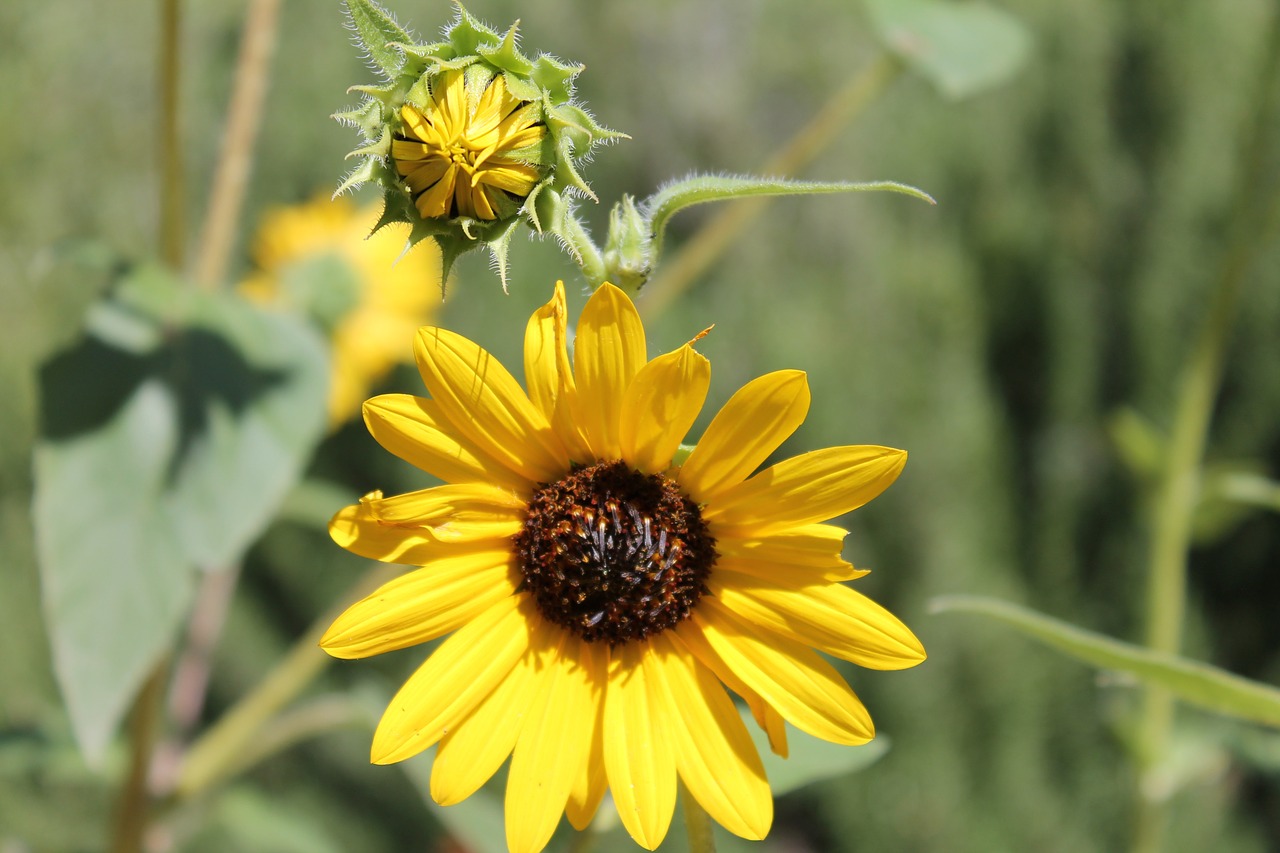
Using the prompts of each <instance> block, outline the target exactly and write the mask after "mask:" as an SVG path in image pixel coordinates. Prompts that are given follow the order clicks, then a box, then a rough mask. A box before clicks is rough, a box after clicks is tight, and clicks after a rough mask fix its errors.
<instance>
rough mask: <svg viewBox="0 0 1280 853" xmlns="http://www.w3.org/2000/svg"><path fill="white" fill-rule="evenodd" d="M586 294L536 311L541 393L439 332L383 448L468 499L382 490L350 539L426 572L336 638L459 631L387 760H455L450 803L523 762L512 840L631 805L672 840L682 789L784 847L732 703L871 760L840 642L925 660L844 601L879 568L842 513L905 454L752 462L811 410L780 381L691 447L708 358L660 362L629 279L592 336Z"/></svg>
mask: <svg viewBox="0 0 1280 853" xmlns="http://www.w3.org/2000/svg"><path fill="white" fill-rule="evenodd" d="M566 338H567V329H566V311H565V301H564V290H563V286H562V285H557V287H556V291H555V295H554V296H553V298H552V299H551V301H550V302H548V303H547V304H546V305H545V306H543V307H542V308H540V309H539V310H538V311H536V312H535V313H534V315H533V317H532V318H531V319H530V321H529V324H528V327H527V331H526V336H525V350H524V371H525V379H526V384H527V388H528V390H527V392H526V391H525V390H523V389H522V388H521V387H520V385H519V384H518V383H517V381H516V380H515V378H513V377H512V376H511V374H510V373H508V372H507V371H506V370H505V369H504V368H503V367H502V366H501V365H500V364H499V363H498V362H497V361H496V360H495V359H493V357H492V356H490V355H489V354H488V353H487V352H485V351H484V350H482V349H481V348H479V347H478V346H477V345H476V344H474V343H472V342H471V341H469V340H467V339H466V338H464V337H461V336H459V335H457V334H454V333H453V332H450V331H448V330H445V329H440V328H431V327H428V328H424V329H422V330H420V331H419V332H418V336H417V338H416V341H415V348H414V353H415V356H416V357H417V361H418V366H419V368H420V371H421V374H422V378H423V381H424V382H425V384H426V386H427V390H428V391H429V393H430V397H414V396H409V395H396V394H393V395H386V396H381V397H376V398H374V399H372V400H370V401H369V402H367V403H366V404H365V409H364V412H365V422H366V424H367V425H368V427H369V430H370V432H371V433H372V434H373V436H374V438H375V439H376V440H377V441H378V442H379V443H381V444H382V445H383V447H385V448H387V449H388V450H390V451H391V452H392V453H395V454H396V455H398V456H400V457H401V458H403V459H405V460H406V461H408V462H411V463H413V464H414V465H416V466H418V467H420V468H422V469H423V470H425V471H427V472H428V473H430V474H433V475H435V476H436V477H439V478H440V479H442V480H443V481H444V482H445V483H446V485H443V486H437V487H434V488H428V489H424V490H422V491H417V492H411V493H408V494H403V495H396V496H393V497H384V496H383V495H382V494H381V493H380V492H374V493H372V494H370V495H367V496H366V497H365V498H364V499H363V500H362V501H361V502H360V503H359V504H357V505H355V506H351V507H348V508H346V509H344V510H342V511H341V512H339V513H338V514H337V515H336V516H335V517H334V519H333V521H332V523H331V525H330V532H331V534H332V535H333V538H334V539H335V541H337V542H338V543H339V544H340V545H342V546H344V547H346V548H348V549H349V550H351V551H354V552H355V553H357V554H361V555H363V556H366V557H370V558H375V559H379V560H386V561H390V562H400V563H409V564H412V565H419V566H422V568H419V569H417V570H414V571H411V572H409V573H407V574H405V575H403V576H402V577H400V578H398V579H397V580H394V581H392V582H390V583H388V584H386V585H385V586H383V587H382V588H381V589H379V590H377V591H376V592H375V593H373V594H372V595H371V596H369V597H368V598H366V599H364V600H363V601H360V602H358V603H357V604H355V605H353V606H352V607H351V608H349V609H348V610H347V611H346V612H345V613H344V614H343V615H342V616H340V617H339V618H338V619H337V621H336V622H335V623H334V624H333V626H332V627H331V628H330V629H329V631H328V632H327V633H326V634H325V636H324V638H323V639H322V640H321V645H322V646H323V647H324V648H325V650H326V651H328V652H329V653H330V654H332V655H335V656H337V657H344V658H359V657H365V656H368V655H372V654H378V653H381V652H385V651H390V650H392V649H400V648H404V647H407V646H411V645H414V644H417V643H422V642H425V641H427V640H431V639H434V638H437V637H440V636H443V635H445V634H451V636H449V637H448V638H447V639H446V640H445V641H444V642H443V643H442V644H441V645H440V646H439V648H438V649H436V651H435V652H434V653H433V654H432V655H431V656H430V657H429V658H428V659H427V660H426V662H425V663H424V664H422V666H421V667H420V668H419V669H418V670H417V672H416V673H414V674H413V675H412V676H411V677H410V678H409V680H408V681H407V682H406V683H405V684H404V686H403V687H402V688H401V689H400V691H399V692H398V693H397V694H396V696H395V698H393V699H392V701H391V704H390V706H389V707H388V708H387V710H386V713H385V714H384V715H383V718H382V721H381V723H380V724H379V726H378V729H377V732H376V733H375V735H374V739H373V746H372V758H373V760H374V761H375V762H377V763H389V762H394V761H400V760H402V759H405V758H408V757H410V756H412V755H414V754H416V753H418V752H420V751H422V750H424V749H426V748H427V747H429V746H432V745H433V744H438V746H437V751H436V757H435V764H434V766H433V770H432V775H431V795H432V797H434V798H435V800H436V801H437V802H439V803H442V804H446V805H447V804H451V803H456V802H459V801H461V800H462V799H465V798H466V797H468V796H470V795H471V794H472V793H473V792H475V791H476V790H477V789H478V788H479V787H480V786H481V785H482V784H484V782H485V781H486V780H487V779H489V778H490V777H491V776H492V775H493V773H494V772H495V771H496V770H497V769H498V768H499V767H500V766H501V764H502V763H503V762H504V761H506V759H507V757H508V756H510V757H511V767H510V771H509V775H508V781H507V796H506V825H507V840H508V844H509V846H510V847H511V849H513V850H517V851H537V850H540V849H541V848H542V847H543V846H544V845H545V844H546V842H547V840H548V839H549V838H550V837H551V834H552V832H553V831H554V829H555V827H556V824H557V823H558V822H559V819H560V815H561V813H562V812H563V813H567V815H568V818H569V821H570V823H572V824H573V825H574V826H576V827H578V828H582V827H584V826H585V825H586V824H587V823H588V822H589V821H590V820H591V818H592V816H593V814H594V813H595V810H596V808H597V806H598V805H599V803H600V801H601V799H602V797H603V796H604V793H605V791H606V789H608V790H611V791H612V792H613V797H614V801H615V803H616V804H617V806H618V812H619V814H620V816H621V819H622V822H623V824H624V826H625V827H626V828H627V830H628V832H629V833H630V834H631V836H632V837H633V838H634V839H635V840H636V841H637V842H638V843H639V844H641V845H642V846H644V847H646V848H649V849H653V848H655V847H656V846H657V845H658V844H659V843H661V841H662V839H663V837H664V836H665V834H666V832H667V828H668V826H669V824H670V821H671V817H672V811H673V808H674V804H675V795H676V780H677V777H678V778H680V779H681V780H683V781H684V783H685V785H686V786H687V787H688V789H689V791H690V792H691V793H692V794H693V796H694V797H696V798H697V800H698V802H699V803H701V805H702V806H703V807H704V808H705V809H706V810H707V811H708V812H709V813H710V814H711V816H712V817H714V818H715V819H716V820H717V821H719V822H720V823H721V824H722V825H724V826H725V828H727V829H728V830H729V831H731V832H734V833H736V834H738V835H741V836H744V837H747V838H762V837H763V836H764V835H765V834H766V833H767V832H768V830H769V826H770V823H771V821H772V816H773V803H772V798H771V795H770V791H769V784H768V781H767V780H766V778H765V774H764V768H763V766H762V764H761V761H760V757H759V754H758V753H757V752H756V749H755V747H754V745H753V743H752V741H751V740H750V736H749V735H748V733H747V730H746V728H745V726H744V725H743V722H742V719H741V717H740V716H739V715H738V712H737V711H736V710H735V707H734V703H733V701H732V699H731V698H730V695H729V693H728V692H727V691H726V689H725V688H728V690H730V691H732V692H733V693H735V694H737V695H738V696H740V697H742V699H743V700H744V701H745V702H746V703H747V705H748V706H749V707H750V709H751V711H752V714H753V715H754V717H755V720H756V722H757V723H758V724H759V725H760V726H761V727H763V728H764V729H765V731H766V732H767V733H768V735H769V739H770V743H771V745H772V747H773V749H774V750H775V751H776V752H779V753H780V754H784V755H785V753H786V737H785V730H784V727H783V721H784V720H785V721H787V722H790V723H791V724H792V725H794V726H796V728H798V729H800V730H802V731H805V732H808V733H809V734H812V735H814V736H816V737H819V738H823V739H825V740H828V741H832V742H835V743H840V744H860V743H865V742H866V741H868V740H870V739H871V738H872V737H873V735H874V729H873V727H872V723H871V718H870V716H869V714H868V713H867V711H866V709H865V707H864V706H863V705H862V703H861V702H860V701H859V700H858V698H857V697H856V696H855V695H854V693H853V691H852V690H851V689H850V688H849V685H848V684H847V683H846V682H845V680H844V679H843V678H842V677H841V676H840V674H839V673H838V672H837V671H836V669H835V668H834V667H833V666H832V665H831V664H830V663H828V662H827V661H826V660H825V659H824V658H823V657H822V656H821V655H819V654H818V652H824V653H826V654H829V655H832V656H834V657H837V658H841V659H844V660H848V661H852V662H854V663H857V664H860V665H862V666H866V667H870V668H873V669H901V668H905V667H909V666H913V665H915V664H917V663H919V662H920V661H921V660H923V659H924V650H923V648H922V647H921V645H920V643H919V641H918V640H917V639H916V638H915V636H914V635H913V634H912V633H911V631H910V630H908V629H907V628H906V627H905V626H904V625H903V624H902V623H901V622H900V621H899V620H898V619H897V618H895V617H894V616H893V615H892V614H890V613H889V612H888V611H886V610H885V609H884V608H882V607H880V606H879V605H877V604H875V603H874V602H872V601H871V600H870V599H868V598H866V597H865V596H863V595H861V594H860V593H858V592H856V591H855V590H853V589H852V588H850V587H848V586H845V585H843V584H842V583H840V582H841V581H845V580H851V579H853V578H856V577H859V576H860V575H862V574H864V572H860V571H857V570H855V569H854V568H853V567H852V566H851V565H850V564H849V563H847V562H846V561H845V560H844V559H842V557H841V556H840V551H841V545H842V542H843V540H844V536H845V531H844V530H842V529H840V528H838V527H835V526H833V525H830V524H825V523H823V522H825V521H827V520H829V519H832V518H835V517H836V516H839V515H841V514H843V513H846V512H849V511H850V510H853V509H856V508H857V507H860V506H862V505H863V504H864V503H866V502H867V501H869V500H871V499H872V498H874V497H875V496H876V495H878V494H879V493H880V492H881V491H883V490H884V489H885V488H886V487H887V486H888V485H889V484H890V483H891V482H893V480H894V479H895V478H896V477H897V475H898V472H899V471H900V470H901V469H902V466H903V464H904V463H905V461H906V454H905V453H903V452H902V451H899V450H893V449H890V448H886V447H875V446H851V447H833V448H827V449H825V450H818V451H814V452H811V453H806V454H803V455H801V456H798V457H795V458H793V459H789V460H786V461H783V462H779V463H777V464H775V465H773V466H771V467H769V468H766V469H764V470H762V471H759V472H758V473H753V472H755V471H756V468H757V467H758V466H760V465H761V464H762V463H763V462H764V461H765V460H766V459H767V458H768V457H769V455H770V454H771V453H773V451H775V450H776V449H777V448H778V446H779V445H781V443H782V442H783V441H784V440H785V439H786V438H787V437H788V436H789V435H790V434H791V433H792V432H793V431H794V430H795V429H796V427H798V426H799V424H800V423H801V422H802V421H803V420H804V417H805V414H806V413H807V410H808V405H809V391H808V386H807V383H806V380H805V376H804V374H803V373H800V372H799V371H779V372H776V373H771V374H767V375H765V376H762V377H760V378H759V379H756V380H754V381H752V382H750V383H748V384H747V385H746V386H744V387H743V388H742V389H741V390H739V391H738V392H737V393H736V394H735V395H733V397H732V398H731V399H730V400H729V402H728V403H726V404H725V406H724V408H723V409H721V410H720V412H719V413H718V414H717V415H716V417H715V418H714V419H713V420H712V422H711V423H710V425H709V426H708V427H707V429H706V431H705V432H704V434H703V436H702V438H701V440H699V442H698V443H697V445H696V447H694V449H693V450H692V451H691V452H688V453H687V454H686V453H685V452H684V451H683V450H682V449H681V442H682V440H683V439H684V437H685V433H686V432H687V431H688V430H689V429H690V427H691V426H692V425H693V423H694V420H695V418H696V417H697V415H698V412H699V410H700V409H701V407H702V404H703V402H704V399H705V397H706V393H707V389H708V386H709V383H710V363H709V362H708V361H707V359H706V358H704V357H703V356H702V355H700V354H699V353H697V352H696V351H695V350H694V349H693V345H692V342H691V343H690V344H686V345H685V346H683V347H680V348H679V349H677V350H675V351H674V352H670V353H667V354H665V355H661V356H659V357H657V358H654V359H652V360H649V359H648V358H647V354H646V349H645V336H644V328H643V326H642V325H641V323H640V318H639V315H638V314H637V312H636V309H635V307H634V306H633V305H632V304H631V302H630V300H629V299H628V298H627V297H626V295H625V294H624V293H623V292H622V291H620V290H618V289H617V288H615V287H613V286H611V285H608V284H606V285H604V286H603V287H601V288H600V289H599V290H597V291H596V293H595V294H594V295H593V296H592V297H591V299H590V300H589V301H588V303H587V305H586V307H585V309H584V310H583V313H582V317H581V319H580V321H579V323H578V330H577V337H576V343H575V347H574V352H573V354H572V356H571V355H570V354H569V352H568V349H567V346H566Z"/></svg>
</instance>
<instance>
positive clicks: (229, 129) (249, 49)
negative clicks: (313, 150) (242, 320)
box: [195, 0, 280, 289]
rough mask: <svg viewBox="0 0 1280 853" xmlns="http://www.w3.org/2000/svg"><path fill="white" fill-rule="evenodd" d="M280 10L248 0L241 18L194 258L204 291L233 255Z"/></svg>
mask: <svg viewBox="0 0 1280 853" xmlns="http://www.w3.org/2000/svg"><path fill="white" fill-rule="evenodd" d="M279 12H280V0H252V2H251V3H250V4H249V10H248V12H247V13H246V14H245V23H244V34H243V36H242V38H241V41H240V56H239V59H238V60H237V61H236V76H235V83H234V85H233V87H232V92H231V103H230V105H229V106H228V107H227V123H226V131H225V135H224V136H223V139H222V151H221V154H220V155H219V157H218V165H217V169H216V171H215V172H214V177H213V187H212V189H211V190H210V193H209V207H208V209H207V211H206V212H205V218H204V229H203V230H202V231H201V233H200V254H199V256H198V257H197V259H196V268H195V280H196V283H197V284H198V285H200V286H201V287H203V288H205V289H213V288H215V287H217V286H218V284H219V283H220V282H221V280H222V277H223V275H224V274H225V273H226V269H227V260H228V258H229V257H230V256H231V248H232V243H233V242H234V240H235V235H236V230H237V229H236V225H237V223H238V220H239V217H240V208H241V205H242V203H243V202H244V193H245V186H246V185H247V184H248V181H249V172H250V170H251V168H252V166H253V144H254V141H255V140H256V139H257V136H258V125H259V124H260V121H261V118H262V104H263V101H264V100H265V99H266V93H267V82H268V78H269V73H268V72H269V70H270V66H271V55H272V53H273V52H274V51H275V44H276V32H277V29H278V28H277V26H276V24H277V20H278V18H279Z"/></svg>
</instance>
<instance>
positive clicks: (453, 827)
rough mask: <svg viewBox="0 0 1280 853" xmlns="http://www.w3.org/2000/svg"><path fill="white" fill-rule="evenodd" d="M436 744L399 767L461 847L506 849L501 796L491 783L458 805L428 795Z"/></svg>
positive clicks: (480, 851) (481, 852) (484, 852)
mask: <svg viewBox="0 0 1280 853" xmlns="http://www.w3.org/2000/svg"><path fill="white" fill-rule="evenodd" d="M435 755H436V751H435V748H434V747H433V748H431V749H429V750H427V751H426V752H425V753H423V754H421V755H418V756H415V757H413V758H410V759H409V760H407V761H401V762H400V768H401V769H402V770H404V772H405V775H407V776H408V777H409V779H410V780H412V781H413V784H414V786H415V787H417V789H418V790H419V791H420V792H422V801H423V802H424V803H426V804H427V808H428V809H430V810H431V814H433V815H434V816H435V817H436V819H437V820H439V821H440V823H442V824H444V826H445V828H446V829H447V830H449V834H450V835H452V836H453V837H454V838H455V839H457V840H458V841H459V842H460V843H461V844H462V845H463V847H465V848H466V849H468V850H473V851H475V853H506V850H507V831H506V825H505V824H504V823H503V818H502V796H501V794H500V793H495V792H494V790H492V788H491V787H488V786H486V787H484V788H481V789H480V790H479V791H476V792H475V793H474V794H472V795H471V796H470V797H467V798H466V799H465V800H463V801H462V802H460V803H458V804H457V805H452V806H441V805H437V804H436V802H435V801H434V800H432V799H431V794H430V793H429V792H430V790H431V764H432V762H433V761H434V760H435Z"/></svg>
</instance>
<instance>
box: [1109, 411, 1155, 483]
mask: <svg viewBox="0 0 1280 853" xmlns="http://www.w3.org/2000/svg"><path fill="white" fill-rule="evenodd" d="M1107 432H1108V433H1109V434H1110V436H1111V443H1112V444H1113V445H1114V446H1115V448H1116V452H1117V453H1118V454H1119V455H1120V461H1122V462H1123V463H1124V464H1125V467H1127V468H1128V469H1129V470H1130V471H1131V472H1132V473H1133V474H1134V475H1135V476H1136V477H1138V478H1139V479H1141V480H1143V481H1144V482H1148V483H1151V482H1154V481H1155V480H1156V479H1157V478H1159V476H1160V471H1161V470H1163V468H1164V457H1165V450H1166V447H1167V445H1168V441H1167V440H1166V439H1165V437H1164V436H1163V435H1161V434H1160V431H1159V430H1157V429H1156V427H1155V425H1154V424H1152V423H1151V421H1149V420H1147V419H1146V418H1144V417H1143V416H1142V415H1140V414H1138V412H1136V411H1135V410H1134V409H1132V408H1130V407H1128V406H1125V407H1124V408H1121V409H1120V410H1119V411H1117V412H1116V413H1115V414H1114V415H1112V417H1111V419H1110V421H1109V422H1108V424H1107Z"/></svg>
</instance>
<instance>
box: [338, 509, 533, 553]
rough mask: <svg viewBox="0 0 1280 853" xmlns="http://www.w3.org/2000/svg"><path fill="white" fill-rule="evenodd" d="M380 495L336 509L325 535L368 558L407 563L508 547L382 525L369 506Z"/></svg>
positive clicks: (507, 545) (504, 543)
mask: <svg viewBox="0 0 1280 853" xmlns="http://www.w3.org/2000/svg"><path fill="white" fill-rule="evenodd" d="M381 494H382V493H381V492H373V493H371V494H370V495H366V496H365V497H364V498H362V499H361V501H360V503H358V504H353V505H352V506H349V507H344V508H343V509H341V510H339V511H338V513H337V514H336V515H334V517H333V519H332V520H331V521H330V522H329V536H330V537H331V538H332V539H333V541H334V542H337V543H338V544H339V545H341V546H342V547H343V548H346V549H347V550H348V551H351V552H352V553H354V554H359V555H360V556H361V557H367V558H368V559H370V560H382V561H383V562H384V563H405V564H406V565H410V566H425V565H426V564H427V563H430V562H432V561H434V560H439V559H442V558H446V557H453V556H458V555H461V554H470V553H475V552H478V551H492V550H504V551H506V550H510V547H511V546H510V543H509V542H508V541H505V540H500V539H494V538H490V539H484V538H481V539H478V540H477V539H472V540H471V541H466V539H465V538H463V539H459V538H457V537H456V536H455V537H454V538H451V539H447V540H442V539H440V538H439V537H437V536H435V535H434V534H433V533H432V532H431V531H429V530H425V529H423V528H416V527H397V526H396V525H393V524H384V523H383V522H381V521H379V520H378V517H377V516H376V515H374V512H373V509H372V503H373V501H374V500H375V499H376V498H377V497H381ZM454 532H455V533H456V531H454ZM463 532H464V533H467V532H469V531H463Z"/></svg>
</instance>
